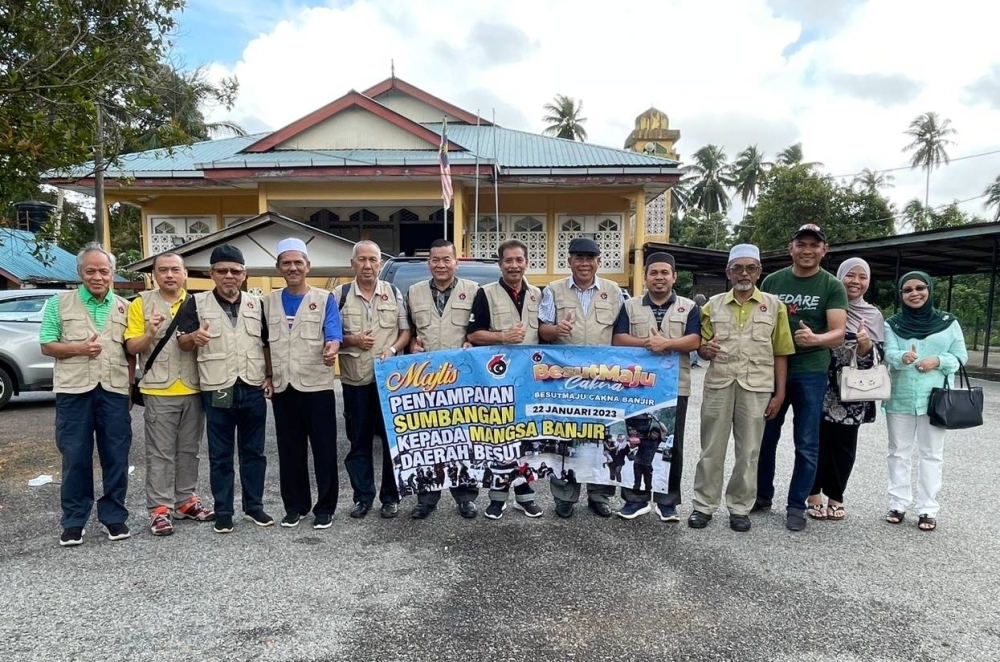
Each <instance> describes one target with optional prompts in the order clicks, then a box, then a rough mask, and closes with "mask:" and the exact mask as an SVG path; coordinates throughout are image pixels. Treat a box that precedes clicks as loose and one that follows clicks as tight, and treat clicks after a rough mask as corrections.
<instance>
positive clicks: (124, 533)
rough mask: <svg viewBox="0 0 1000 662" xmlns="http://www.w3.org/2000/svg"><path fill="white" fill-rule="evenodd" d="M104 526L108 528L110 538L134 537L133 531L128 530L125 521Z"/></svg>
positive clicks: (123, 538)
mask: <svg viewBox="0 0 1000 662" xmlns="http://www.w3.org/2000/svg"><path fill="white" fill-rule="evenodd" d="M104 528H106V529H107V530H108V540H125V539H126V538H131V537H132V533H131V532H130V531H129V530H128V524H126V523H125V522H121V523H119V524H105V525H104Z"/></svg>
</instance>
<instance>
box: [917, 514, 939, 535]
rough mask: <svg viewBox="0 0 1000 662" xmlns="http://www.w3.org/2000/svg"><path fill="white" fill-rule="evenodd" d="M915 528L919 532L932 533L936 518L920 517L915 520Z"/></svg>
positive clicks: (935, 525)
mask: <svg viewBox="0 0 1000 662" xmlns="http://www.w3.org/2000/svg"><path fill="white" fill-rule="evenodd" d="M917 528H918V529H920V530H921V531H927V532H930V531H933V530H934V529H936V528H937V518H936V517H931V516H930V515H921V516H920V517H919V518H918V519H917Z"/></svg>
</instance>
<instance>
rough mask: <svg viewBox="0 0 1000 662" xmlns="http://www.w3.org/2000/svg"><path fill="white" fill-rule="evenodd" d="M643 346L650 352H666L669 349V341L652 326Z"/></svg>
mask: <svg viewBox="0 0 1000 662" xmlns="http://www.w3.org/2000/svg"><path fill="white" fill-rule="evenodd" d="M643 346H644V347H645V348H646V349H648V350H649V351H651V352H666V351H667V350H668V349H669V348H670V339H669V338H665V337H664V336H663V334H662V333H660V330H659V329H657V328H656V326H653V327H652V328H651V329H650V331H649V337H648V338H646V342H645V344H644V345H643Z"/></svg>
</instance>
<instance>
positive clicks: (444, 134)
mask: <svg viewBox="0 0 1000 662" xmlns="http://www.w3.org/2000/svg"><path fill="white" fill-rule="evenodd" d="M441 149H442V151H445V150H447V149H448V116H447V115H445V116H444V127H443V128H442V130H441ZM442 192H443V191H442ZM446 202H447V200H446V199H445V197H444V195H442V196H441V210H442V213H441V216H442V217H441V231H442V232H443V234H442V235H441V236H442V237H443V238H444V239H445V240H447V239H448V207H447V206H446V205H445V203H446Z"/></svg>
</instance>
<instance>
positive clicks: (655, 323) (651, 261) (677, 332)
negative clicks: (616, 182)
mask: <svg viewBox="0 0 1000 662" xmlns="http://www.w3.org/2000/svg"><path fill="white" fill-rule="evenodd" d="M674 264H675V263H674V256H673V255H670V254H669V253H653V254H652V255H650V256H649V258H648V259H647V260H646V294H644V295H643V296H642V298H632V299H629V300H628V301H626V302H625V305H624V306H623V307H622V312H621V314H620V315H619V316H618V323H617V325H616V327H615V335H614V343H615V344H616V345H623V346H625V347H645V348H646V349H648V350H649V351H650V352H654V353H656V354H665V353H667V352H673V353H675V354H676V356H677V362H678V369H679V370H680V374H679V379H678V383H677V406H676V408H675V410H674V414H675V418H674V430H673V439H674V443H673V446H672V449H671V453H670V473H669V475H668V478H667V491H666V492H655V491H654V492H653V501H654V502H656V509H657V511H658V513H659V515H660V520H662V521H664V522H678V521H680V518H679V517H678V516H677V506H678V505H679V504H680V503H681V472H682V470H683V468H684V426H685V423H686V422H687V406H688V397H689V396H690V395H691V359H690V352H692V351H693V350H696V349H698V347H700V346H701V311H700V310H699V308H698V306H697V304H695V302H694V301H692V300H691V299H688V298H685V297H682V296H680V295H678V294H677V293H676V292H674V282H675V281H676V280H677V272H676V270H675V269H674ZM653 425H654V426H658V425H659V424H658V423H657V421H656V419H655V417H654V419H653ZM654 430H655V431H656V432H657V433H658V434H659V435H660V436H665V435H663V432H662V430H660V429H659V428H658V427H655V428H654ZM653 453H654V456H655V449H654V451H653ZM641 455H645V454H644V453H643V454H641ZM642 459H649V458H645V457H643V458H642ZM639 460H640V456H637V458H636V466H638V465H640V464H642V465H643V466H645V467H647V471H648V470H649V468H650V465H649V464H645V463H640V461H639ZM655 464H656V463H653V466H652V467H651V469H652V471H653V472H655V471H656V466H655ZM659 464H662V462H660V463H659ZM638 484H639V481H638V477H637V478H636V481H635V485H638ZM622 498H623V499H624V500H625V505H624V506H623V507H622V509H621V510H619V511H618V515H619V516H620V517H623V518H625V519H633V518H635V517H638V516H640V515H645V514H646V513H648V512H649V511H650V506H649V492H648V491H638V490H635V489H633V488H628V487H624V486H623V487H622Z"/></svg>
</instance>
